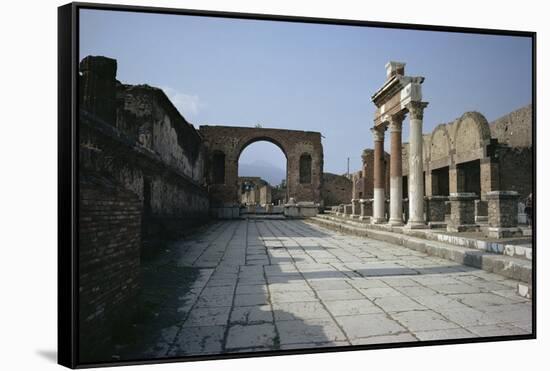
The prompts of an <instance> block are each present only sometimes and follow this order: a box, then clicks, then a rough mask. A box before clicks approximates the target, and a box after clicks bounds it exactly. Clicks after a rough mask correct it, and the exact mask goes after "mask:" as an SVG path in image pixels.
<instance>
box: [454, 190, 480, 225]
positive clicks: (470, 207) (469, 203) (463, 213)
mask: <svg viewBox="0 0 550 371" xmlns="http://www.w3.org/2000/svg"><path fill="white" fill-rule="evenodd" d="M476 199H477V195H476V194H475V193H470V192H464V193H451V195H450V196H449V201H450V203H451V218H450V220H449V223H448V224H447V231H449V232H465V231H476V230H477V229H478V225H476V224H475V207H474V201H475V200H476Z"/></svg>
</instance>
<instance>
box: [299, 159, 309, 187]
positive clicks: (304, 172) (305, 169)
mask: <svg viewBox="0 0 550 371" xmlns="http://www.w3.org/2000/svg"><path fill="white" fill-rule="evenodd" d="M309 183H311V155H310V154H309V153H304V154H302V155H301V156H300V184H309Z"/></svg>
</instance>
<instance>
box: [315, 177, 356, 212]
mask: <svg viewBox="0 0 550 371" xmlns="http://www.w3.org/2000/svg"><path fill="white" fill-rule="evenodd" d="M351 193H352V181H351V180H350V179H348V178H347V177H346V176H344V175H336V174H331V173H324V174H323V188H322V199H323V204H324V206H325V207H328V206H335V205H340V204H349V203H350V200H351Z"/></svg>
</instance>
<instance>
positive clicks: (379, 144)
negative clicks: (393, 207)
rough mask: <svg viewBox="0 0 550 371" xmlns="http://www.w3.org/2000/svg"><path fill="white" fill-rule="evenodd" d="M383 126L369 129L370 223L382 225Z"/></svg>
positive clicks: (383, 197) (383, 220)
mask: <svg viewBox="0 0 550 371" xmlns="http://www.w3.org/2000/svg"><path fill="white" fill-rule="evenodd" d="M385 130H386V128H385V127H384V126H378V127H374V128H372V129H371V132H372V135H373V137H374V205H373V210H372V214H373V215H372V223H373V224H379V223H384V222H385V221H386V219H385V218H384V199H385V197H386V196H385V194H384V183H385V182H384V131H385Z"/></svg>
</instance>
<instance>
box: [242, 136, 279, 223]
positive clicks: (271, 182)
mask: <svg viewBox="0 0 550 371" xmlns="http://www.w3.org/2000/svg"><path fill="white" fill-rule="evenodd" d="M287 162H288V161H287V157H286V154H285V153H284V151H283V150H282V148H281V147H280V146H279V145H278V144H277V143H275V142H273V141H272V140H270V139H263V138H262V139H256V140H254V141H252V142H250V143H249V144H247V145H245V146H244V147H243V150H242V151H241V153H240V155H239V160H238V165H237V166H238V191H237V192H238V195H237V199H238V200H239V202H240V204H241V207H244V209H242V210H241V212H244V213H282V211H283V209H282V205H283V204H284V203H286V202H287V193H288V192H287Z"/></svg>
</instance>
